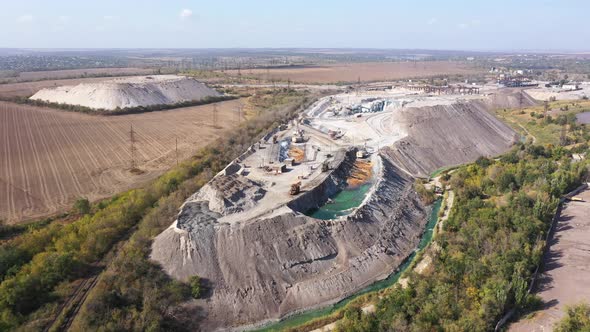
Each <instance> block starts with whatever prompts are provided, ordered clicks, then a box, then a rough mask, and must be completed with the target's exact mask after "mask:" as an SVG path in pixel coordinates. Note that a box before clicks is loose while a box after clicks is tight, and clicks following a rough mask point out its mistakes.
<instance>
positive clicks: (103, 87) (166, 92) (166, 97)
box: [30, 75, 220, 110]
mask: <svg viewBox="0 0 590 332" xmlns="http://www.w3.org/2000/svg"><path fill="white" fill-rule="evenodd" d="M213 96H220V93H219V92H217V91H215V90H213V89H211V88H209V87H207V86H206V85H205V84H203V83H201V82H198V81H196V80H194V79H191V78H187V77H184V76H177V75H154V76H140V77H127V78H115V79H112V80H107V81H103V82H98V83H80V84H78V85H73V86H60V87H56V88H47V89H42V90H40V91H39V92H37V93H36V94H34V95H33V96H32V97H31V98H30V99H33V100H41V101H45V102H51V103H60V104H70V105H80V106H85V107H89V108H93V109H105V110H115V109H117V108H128V107H138V106H150V105H162V104H166V105H172V104H176V103H180V102H187V101H198V100H201V99H203V98H205V97H213Z"/></svg>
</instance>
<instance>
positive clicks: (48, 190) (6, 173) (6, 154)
mask: <svg viewBox="0 0 590 332" xmlns="http://www.w3.org/2000/svg"><path fill="white" fill-rule="evenodd" d="M240 102H241V101H240V100H231V101H226V102H221V103H217V111H218V112H217V114H218V121H217V124H218V127H213V123H212V118H213V104H210V105H204V106H195V107H186V108H180V109H175V110H169V111H161V112H151V113H143V114H132V115H121V116H107V117H102V116H91V115H86V114H80V113H73V112H65V111H58V110H54V109H49V108H39V107H34V106H28V105H20V104H14V103H9V102H0V220H2V219H3V220H6V221H8V222H12V223H13V222H18V221H21V220H26V219H30V218H35V217H40V216H44V215H48V214H52V213H56V212H59V211H62V210H66V209H68V208H69V207H71V205H72V203H73V202H74V201H75V200H76V199H77V198H79V197H87V198H88V199H90V200H96V199H99V198H104V197H108V196H111V195H113V194H115V193H117V192H120V191H123V190H126V189H129V188H132V187H136V186H137V185H140V184H142V183H145V182H146V181H149V180H151V179H153V178H155V177H156V176H157V175H159V174H161V173H162V172H163V171H165V170H166V169H167V168H169V167H170V166H172V165H174V164H175V163H176V152H175V145H176V139H177V138H178V151H179V159H181V160H182V159H184V158H187V157H189V156H190V155H192V154H194V152H195V151H196V150H198V149H199V148H201V147H203V146H204V145H206V144H207V143H210V142H211V141H213V140H214V139H216V138H217V137H219V135H221V134H222V133H223V132H224V130H227V129H228V128H231V127H233V126H235V125H236V124H237V123H238V117H237V109H238V105H239V103H240ZM131 124H133V129H134V132H135V139H136V143H135V147H136V149H137V150H136V153H135V155H136V160H137V165H138V166H139V168H140V169H141V170H142V171H144V172H145V173H143V174H140V175H135V174H132V173H131V172H130V171H129V169H130V165H131V157H130V156H131V154H130V150H131V149H130V145H131V143H130V134H129V131H130V127H131Z"/></svg>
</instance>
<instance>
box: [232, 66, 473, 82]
mask: <svg viewBox="0 0 590 332" xmlns="http://www.w3.org/2000/svg"><path fill="white" fill-rule="evenodd" d="M478 72H481V70H478V69H475V68H474V67H473V66H470V65H467V64H465V63H461V62H451V61H422V62H413V61H412V62H367V63H350V64H334V65H326V66H317V67H302V68H276V69H244V70H241V71H238V70H229V71H226V73H229V74H230V75H237V74H238V73H240V74H241V75H243V76H246V77H255V78H258V79H263V80H279V81H287V80H290V81H291V82H297V83H337V82H356V81H357V80H358V79H359V78H360V79H361V81H365V82H366V81H383V80H399V79H406V78H414V77H431V76H438V75H455V74H463V75H469V74H474V73H478Z"/></svg>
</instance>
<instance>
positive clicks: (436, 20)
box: [427, 17, 438, 25]
mask: <svg viewBox="0 0 590 332" xmlns="http://www.w3.org/2000/svg"><path fill="white" fill-rule="evenodd" d="M436 22H438V19H436V18H434V17H433V18H431V19H430V20H428V22H427V24H428V25H433V24H436Z"/></svg>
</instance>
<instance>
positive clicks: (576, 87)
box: [561, 84, 580, 91]
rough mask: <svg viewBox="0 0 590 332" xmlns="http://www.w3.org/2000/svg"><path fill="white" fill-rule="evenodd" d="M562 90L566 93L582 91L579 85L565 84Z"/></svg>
mask: <svg viewBox="0 0 590 332" xmlns="http://www.w3.org/2000/svg"><path fill="white" fill-rule="evenodd" d="M561 89H562V90H564V91H576V90H579V89H580V86H579V85H578V84H564V85H562V86H561Z"/></svg>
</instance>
